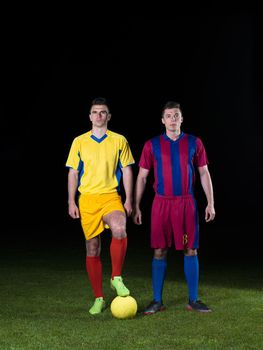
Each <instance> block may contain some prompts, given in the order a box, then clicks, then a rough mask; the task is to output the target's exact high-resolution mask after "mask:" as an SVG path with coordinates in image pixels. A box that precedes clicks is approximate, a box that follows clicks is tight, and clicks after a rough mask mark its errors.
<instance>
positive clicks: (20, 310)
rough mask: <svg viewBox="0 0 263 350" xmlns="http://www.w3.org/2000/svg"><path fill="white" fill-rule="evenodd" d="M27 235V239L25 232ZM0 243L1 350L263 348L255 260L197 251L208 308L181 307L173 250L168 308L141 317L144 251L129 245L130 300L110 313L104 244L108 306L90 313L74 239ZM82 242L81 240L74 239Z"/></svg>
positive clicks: (146, 283) (80, 251)
mask: <svg viewBox="0 0 263 350" xmlns="http://www.w3.org/2000/svg"><path fill="white" fill-rule="evenodd" d="M32 239H33V237H32ZM38 242H39V245H38V246H36V244H35V245H33V244H32V243H31V244H30V243H26V242H24V244H23V245H19V244H18V243H16V245H15V246H14V245H12V244H6V245H5V244H2V247H1V265H0V267H1V269H0V284H1V286H0V300H1V309H0V349H1V350H22V349H23V350H29V349H32V350H38V349H48V350H57V349H59V350H62V349H71V350H75V349H76V350H77V349H86V350H87V349H94V350H96V349H98V350H104V349H105V350H106V349H107V350H111V349H112V350H118V349H125V350H131V349H133V350H135V349H136V350H139V349H141V350H153V349H154V350H159V349H160V350H161V349H162V350H168V349H185V350H190V349H198V350H201V349H209V350H216V349H220V350H221V349H233V350H239V349H242V350H248V349H257V350H260V349H263V293H262V264H259V262H256V261H251V260H250V259H248V261H246V260H245V259H244V260H242V261H237V260H235V259H232V260H231V259H230V260H226V261H224V259H223V258H222V259H221V260H220V261H219V260H218V259H216V258H214V259H213V258H211V257H210V258H209V259H208V258H206V257H204V258H203V260H202V257H201V256H200V292H199V294H200V295H199V296H200V298H201V299H203V300H204V301H205V302H206V303H207V304H208V305H209V306H210V307H211V308H212V309H213V312H212V313H210V314H198V313H195V312H189V311H186V310H185V305H186V302H187V287H186V283H185V280H184V275H183V259H182V255H181V254H180V253H178V252H177V253H171V254H170V255H169V256H168V273H167V280H166V283H165V288H164V302H165V305H166V307H167V310H166V311H164V312H161V313H157V314H155V315H152V316H143V315H142V310H143V308H144V307H145V306H146V304H147V303H148V302H149V301H150V300H151V299H152V292H151V251H150V248H145V247H144V248H143V249H142V248H141V249H138V247H136V244H134V242H133V244H132V245H130V246H129V251H128V253H127V259H126V264H125V269H124V274H123V276H124V278H125V282H126V284H127V286H128V287H129V288H130V289H131V292H132V293H131V295H132V296H133V297H134V298H135V299H136V300H137V303H138V307H139V310H138V314H137V316H136V317H135V318H134V319H131V320H117V319H114V318H113V317H112V315H111V313H110V309H109V305H110V302H111V300H112V299H113V298H114V297H115V295H114V293H113V291H112V290H111V289H110V288H109V278H110V261H109V254H108V250H107V248H108V247H107V243H106V244H105V246H104V247H103V252H102V260H103V273H104V275H103V278H104V281H103V283H104V290H105V297H106V301H107V304H108V307H107V309H106V310H105V311H104V312H103V313H102V314H101V315H97V316H91V315H89V313H88V308H89V306H90V304H91V303H92V301H93V296H92V293H91V289H90V286H89V282H88V280H87V275H86V272H85V260H84V259H85V251H84V246H83V247H82V245H81V244H80V242H79V243H78V244H74V243H73V244H66V245H63V244H62V245H61V246H60V245H59V244H57V243H56V244H53V242H52V239H50V242H48V243H46V244H41V243H40V242H41V239H40V237H38ZM81 243H82V242H81Z"/></svg>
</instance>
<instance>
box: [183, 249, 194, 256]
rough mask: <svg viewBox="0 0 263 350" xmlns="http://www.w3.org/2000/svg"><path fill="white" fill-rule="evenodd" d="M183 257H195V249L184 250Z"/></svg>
mask: <svg viewBox="0 0 263 350" xmlns="http://www.w3.org/2000/svg"><path fill="white" fill-rule="evenodd" d="M184 255H185V256H196V255H197V249H189V248H187V249H185V251H184Z"/></svg>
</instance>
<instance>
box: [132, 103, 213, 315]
mask: <svg viewBox="0 0 263 350" xmlns="http://www.w3.org/2000/svg"><path fill="white" fill-rule="evenodd" d="M182 122H183V116H182V110H181V107H180V104H179V103H177V102H173V101H169V102H167V103H166V105H165V106H164V108H163V110H162V123H163V124H164V126H165V132H164V133H163V134H162V135H159V136H157V137H154V138H152V139H150V140H148V141H147V142H146V143H145V144H144V147H143V150H142V154H141V157H140V161H139V173H138V176H137V180H136V185H135V203H134V214H133V215H134V222H135V223H136V224H138V225H140V224H141V223H142V213H141V210H140V202H141V199H142V196H143V193H144V190H145V187H146V182H147V177H148V174H149V172H150V170H151V169H152V168H153V171H154V191H155V197H154V200H153V203H152V213H151V247H152V248H153V249H154V256H153V260H152V287H153V301H152V302H151V303H150V304H149V305H148V306H147V307H146V309H145V310H144V314H146V315H148V314H153V313H155V312H158V311H162V310H164V309H165V306H164V304H163V299H162V293H163V286H164V281H165V275H166V270H167V259H166V257H167V251H168V248H170V247H171V246H172V244H174V245H175V249H176V250H183V251H184V272H185V277H186V281H187V285H188V291H189V298H188V299H189V300H188V304H187V309H188V310H196V311H199V312H210V311H211V309H210V308H209V307H208V306H207V305H205V304H204V303H203V302H202V301H201V300H199V297H198V283H199V263H198V256H197V249H198V245H199V222H198V211H197V205H196V200H195V197H194V184H195V169H198V172H199V175H200V180H201V185H202V188H203V190H204V193H205V196H206V199H207V206H206V209H205V220H206V222H209V221H211V220H213V219H214V217H215V209H214V196H213V186H212V181H211V176H210V173H209V170H208V160H207V155H206V151H205V148H204V145H203V143H202V141H201V139H200V138H198V137H196V136H193V135H189V134H185V133H184V132H183V131H182V130H181V124H182Z"/></svg>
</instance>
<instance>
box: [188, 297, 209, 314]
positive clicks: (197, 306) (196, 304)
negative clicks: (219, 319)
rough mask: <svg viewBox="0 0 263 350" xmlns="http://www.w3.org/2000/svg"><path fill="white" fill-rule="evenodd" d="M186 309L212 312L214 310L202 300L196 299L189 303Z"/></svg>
mask: <svg viewBox="0 0 263 350" xmlns="http://www.w3.org/2000/svg"><path fill="white" fill-rule="evenodd" d="M186 309H187V310H189V311H198V312H211V311H212V310H211V309H210V308H209V307H208V306H207V305H206V304H204V303H202V302H201V300H196V301H192V302H190V301H189V303H188V305H187V306H186Z"/></svg>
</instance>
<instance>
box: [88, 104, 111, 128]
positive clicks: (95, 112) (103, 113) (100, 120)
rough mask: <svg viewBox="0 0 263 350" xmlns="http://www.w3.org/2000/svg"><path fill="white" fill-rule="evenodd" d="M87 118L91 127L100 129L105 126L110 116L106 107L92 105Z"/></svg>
mask: <svg viewBox="0 0 263 350" xmlns="http://www.w3.org/2000/svg"><path fill="white" fill-rule="evenodd" d="M89 117H90V120H91V122H92V125H93V126H96V127H97V128H101V127H105V126H107V124H108V121H109V120H110V117H111V115H110V113H109V109H108V107H107V106H106V105H94V106H92V107H91V110H90V115H89Z"/></svg>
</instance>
